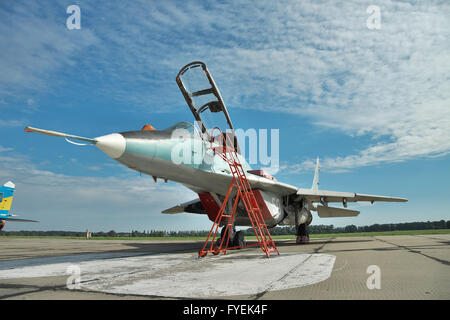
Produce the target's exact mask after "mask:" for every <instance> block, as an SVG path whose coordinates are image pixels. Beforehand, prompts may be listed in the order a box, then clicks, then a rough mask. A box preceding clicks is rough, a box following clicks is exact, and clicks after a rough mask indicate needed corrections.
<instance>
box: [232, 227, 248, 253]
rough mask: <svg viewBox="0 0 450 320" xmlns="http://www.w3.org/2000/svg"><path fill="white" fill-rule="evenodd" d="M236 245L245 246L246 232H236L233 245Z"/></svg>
mask: <svg viewBox="0 0 450 320" xmlns="http://www.w3.org/2000/svg"><path fill="white" fill-rule="evenodd" d="M236 246H239V247H242V246H245V240H244V232H242V231H238V232H236V234H235V236H234V239H233V247H236ZM238 249H239V248H238Z"/></svg>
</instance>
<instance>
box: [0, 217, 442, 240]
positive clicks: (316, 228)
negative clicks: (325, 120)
mask: <svg viewBox="0 0 450 320" xmlns="http://www.w3.org/2000/svg"><path fill="white" fill-rule="evenodd" d="M430 229H450V220H448V221H445V220H440V221H427V222H404V223H388V224H372V225H370V226H360V227H358V226H355V225H353V224H352V225H348V226H345V227H334V226H333V225H310V226H309V227H308V232H309V233H310V234H327V233H354V232H380V231H398V230H430ZM242 231H243V232H244V234H245V235H254V231H253V228H248V229H246V230H242ZM208 233H209V231H207V230H202V231H196V230H191V231H161V230H144V231H137V230H132V231H131V232H115V231H114V230H111V231H108V232H92V234H91V236H92V237H206V236H207V235H208ZM270 234H271V235H274V236H275V235H295V234H296V228H295V227H275V228H271V229H270ZM0 236H68V237H85V236H86V232H79V231H4V230H3V231H0Z"/></svg>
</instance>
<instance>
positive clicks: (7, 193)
mask: <svg viewBox="0 0 450 320" xmlns="http://www.w3.org/2000/svg"><path fill="white" fill-rule="evenodd" d="M15 187H16V186H15V185H14V183H12V182H11V181H8V182H7V183H5V184H4V185H3V186H1V187H0V230H2V229H3V227H4V226H5V223H6V221H15V222H38V221H36V220H29V219H20V218H15V215H12V214H10V213H9V210H11V205H12V201H13V194H14V189H15Z"/></svg>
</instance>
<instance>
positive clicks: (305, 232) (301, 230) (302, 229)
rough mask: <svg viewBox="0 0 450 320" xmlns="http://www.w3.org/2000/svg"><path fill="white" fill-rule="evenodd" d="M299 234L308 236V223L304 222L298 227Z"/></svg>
mask: <svg viewBox="0 0 450 320" xmlns="http://www.w3.org/2000/svg"><path fill="white" fill-rule="evenodd" d="M297 236H308V230H307V228H306V224H305V223H303V224H301V225H299V226H298V228H297Z"/></svg>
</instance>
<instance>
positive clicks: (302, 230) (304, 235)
mask: <svg viewBox="0 0 450 320" xmlns="http://www.w3.org/2000/svg"><path fill="white" fill-rule="evenodd" d="M295 242H296V243H297V244H307V243H309V235H308V229H307V227H306V223H302V224H300V225H299V226H298V227H297V240H296V241H295Z"/></svg>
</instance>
